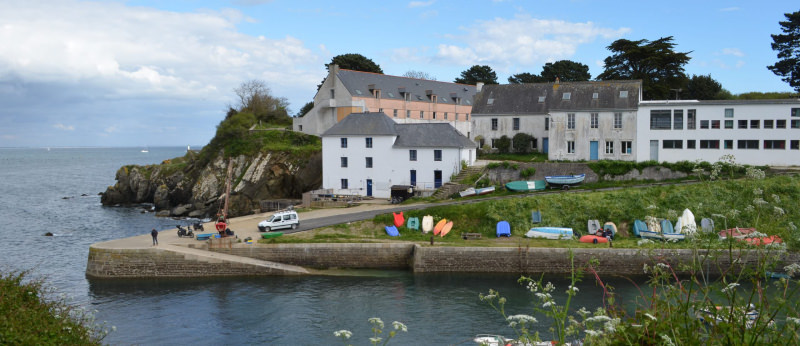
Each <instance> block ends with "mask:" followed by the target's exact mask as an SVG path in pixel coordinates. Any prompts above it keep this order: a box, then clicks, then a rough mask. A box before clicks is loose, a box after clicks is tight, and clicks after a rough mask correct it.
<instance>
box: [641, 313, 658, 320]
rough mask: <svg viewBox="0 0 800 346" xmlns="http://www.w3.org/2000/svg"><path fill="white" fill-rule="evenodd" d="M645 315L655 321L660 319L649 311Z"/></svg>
mask: <svg viewBox="0 0 800 346" xmlns="http://www.w3.org/2000/svg"><path fill="white" fill-rule="evenodd" d="M644 315H645V317H647V318H649V319H651V320H653V321H658V319H657V318H656V317H655V316H653V315H651V314H649V313H646V312H645V313H644Z"/></svg>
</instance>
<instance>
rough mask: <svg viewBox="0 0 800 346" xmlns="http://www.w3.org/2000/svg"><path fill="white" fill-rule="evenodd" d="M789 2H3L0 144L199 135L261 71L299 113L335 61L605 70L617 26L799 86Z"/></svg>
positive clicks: (763, 88) (721, 64)
mask: <svg viewBox="0 0 800 346" xmlns="http://www.w3.org/2000/svg"><path fill="white" fill-rule="evenodd" d="M798 10H800V4H798V3H797V2H796V0H793V1H772V0H770V1H717V0H703V1H696V0H694V1H683V0H672V1H641V0H639V1H627V0H618V1H613V2H611V1H589V0H560V1H539V0H484V1H470V0H461V1H443V0H430V1H374V0H373V1H344V0H343V1H317V0H308V1H306V0H303V1H296V0H292V1H283V0H220V1H204V0H170V1H155V0H154V1H150V0H130V1H121V0H120V1H79V0H46V1H40V0H2V1H0V147H75V146H78V147H98V146H99V147H124V146H131V147H151V146H166V145H178V146H184V145H193V146H197V145H204V144H206V143H208V141H209V140H210V139H211V138H212V137H213V136H214V133H215V131H216V126H217V124H219V122H220V121H221V120H222V119H223V117H224V115H225V111H226V110H227V109H228V107H229V106H235V105H236V99H235V94H234V92H233V89H234V88H236V87H237V86H238V85H240V84H241V83H242V82H245V81H249V80H261V81H263V82H265V83H266V85H267V86H268V87H269V88H270V90H271V92H272V94H273V95H274V96H276V97H285V98H286V99H287V100H288V101H289V103H290V113H291V114H295V113H297V111H298V110H299V109H300V107H302V106H303V104H305V103H306V102H308V101H311V100H312V99H313V97H314V94H315V93H316V86H317V84H319V83H320V81H322V79H323V78H324V77H325V76H326V74H327V72H326V70H325V65H326V64H327V63H329V62H330V61H331V59H332V58H333V57H334V56H336V55H339V54H346V53H358V54H362V55H364V56H366V57H368V58H370V59H372V60H373V61H375V62H376V63H377V64H378V65H380V66H381V68H382V69H383V71H384V73H386V74H390V75H402V74H404V73H406V72H408V71H411V70H414V71H422V72H425V73H427V74H428V75H430V76H433V77H434V78H436V79H437V80H440V81H448V82H452V81H453V80H454V79H455V78H457V77H458V76H459V75H460V73H461V72H462V71H464V70H466V69H468V68H469V67H470V66H472V65H489V66H490V67H491V68H492V69H494V71H496V72H497V75H498V81H499V82H501V83H506V81H507V78H508V77H509V76H510V75H513V74H516V73H522V72H530V73H536V74H538V73H540V72H541V70H542V65H544V64H545V63H547V62H554V61H558V60H564V59H566V60H572V61H576V62H580V63H583V64H586V65H588V66H589V68H590V73H591V75H592V78H594V77H596V76H597V75H599V74H600V73H601V72H602V71H603V60H604V59H605V58H606V57H608V56H609V55H610V52H609V51H608V49H607V48H606V47H607V46H608V45H609V44H611V43H612V42H613V41H615V40H617V39H621V38H624V39H629V40H640V39H646V40H651V41H652V40H656V39H659V38H661V37H667V36H673V38H674V40H673V42H674V43H675V44H676V47H675V50H676V51H679V52H690V53H689V56H690V57H691V61H690V62H689V63H688V64H687V65H685V71H686V73H687V75H689V76H691V75H710V76H711V77H712V78H714V79H715V80H717V81H719V82H720V83H721V84H722V86H723V88H725V89H727V90H729V91H731V92H732V93H734V94H738V93H743V92H750V91H759V92H771V91H792V88H791V87H790V86H789V85H788V83H785V82H783V81H781V80H780V77H778V76H776V75H774V74H773V73H772V72H770V71H769V70H768V69H767V68H766V66H768V65H772V64H774V63H775V62H776V61H777V57H776V52H775V51H773V50H772V49H771V46H770V43H771V42H772V39H771V37H770V35H771V34H779V33H781V31H780V25H779V24H778V22H779V21H782V20H785V17H784V13H790V12H795V11H798Z"/></svg>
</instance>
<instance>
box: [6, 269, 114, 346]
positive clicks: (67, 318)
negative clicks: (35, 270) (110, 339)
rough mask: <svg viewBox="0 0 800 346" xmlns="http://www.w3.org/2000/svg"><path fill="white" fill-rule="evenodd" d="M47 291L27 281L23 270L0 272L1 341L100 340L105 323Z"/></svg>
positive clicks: (64, 342) (87, 342) (72, 342)
mask: <svg viewBox="0 0 800 346" xmlns="http://www.w3.org/2000/svg"><path fill="white" fill-rule="evenodd" d="M48 293H49V292H48V291H47V289H46V288H44V283H43V282H42V281H29V280H27V279H26V274H25V273H24V272H23V273H17V272H12V273H8V274H7V273H0V344H2V345H100V344H101V340H102V339H103V337H105V335H106V334H107V333H108V330H104V329H103V327H104V326H102V325H96V324H95V323H94V318H93V317H92V315H91V314H89V313H87V312H86V311H83V310H81V309H79V308H76V307H74V306H71V305H69V304H67V303H66V302H65V301H64V300H63V298H62V299H58V300H53V299H49V298H47V297H46V295H47V294H48ZM112 329H113V327H112Z"/></svg>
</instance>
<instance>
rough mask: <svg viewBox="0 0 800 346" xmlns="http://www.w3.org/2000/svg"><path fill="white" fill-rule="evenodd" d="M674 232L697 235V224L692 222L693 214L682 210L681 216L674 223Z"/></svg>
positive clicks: (687, 210)
mask: <svg viewBox="0 0 800 346" xmlns="http://www.w3.org/2000/svg"><path fill="white" fill-rule="evenodd" d="M675 232H676V233H683V234H686V235H692V234H695V233H697V222H695V220H694V214H692V211H691V210H689V209H684V210H683V214H681V217H680V218H679V219H678V222H676V223H675Z"/></svg>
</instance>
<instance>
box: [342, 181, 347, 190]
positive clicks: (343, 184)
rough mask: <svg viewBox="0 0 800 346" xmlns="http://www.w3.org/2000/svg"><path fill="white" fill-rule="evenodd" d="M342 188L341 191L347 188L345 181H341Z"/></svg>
mask: <svg viewBox="0 0 800 346" xmlns="http://www.w3.org/2000/svg"><path fill="white" fill-rule="evenodd" d="M342 188H343V189H346V188H347V179H342Z"/></svg>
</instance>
